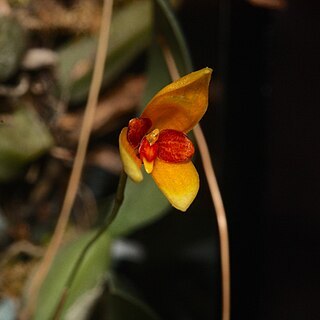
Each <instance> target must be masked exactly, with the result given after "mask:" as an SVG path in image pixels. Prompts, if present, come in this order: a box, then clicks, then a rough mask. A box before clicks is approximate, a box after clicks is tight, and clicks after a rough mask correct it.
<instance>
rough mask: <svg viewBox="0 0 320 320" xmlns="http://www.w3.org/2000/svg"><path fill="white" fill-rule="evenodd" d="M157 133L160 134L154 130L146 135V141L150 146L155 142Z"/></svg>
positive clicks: (157, 136) (157, 130)
mask: <svg viewBox="0 0 320 320" xmlns="http://www.w3.org/2000/svg"><path fill="white" fill-rule="evenodd" d="M159 133H160V130H159V129H154V130H153V131H151V132H150V133H148V134H147V135H146V139H147V140H148V142H149V144H150V146H152V145H154V144H155V143H156V142H157V140H158V138H159Z"/></svg>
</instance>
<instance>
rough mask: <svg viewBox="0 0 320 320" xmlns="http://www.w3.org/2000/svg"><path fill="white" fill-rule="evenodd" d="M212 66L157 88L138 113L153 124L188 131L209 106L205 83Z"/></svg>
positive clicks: (160, 127)
mask: <svg viewBox="0 0 320 320" xmlns="http://www.w3.org/2000/svg"><path fill="white" fill-rule="evenodd" d="M211 73H212V69H210V68H204V69H201V70H199V71H195V72H192V73H190V74H188V75H186V76H184V77H182V78H180V79H179V80H177V81H174V82H172V83H171V84H169V85H167V86H166V87H164V88H163V89H162V90H160V91H159V92H158V93H157V94H156V95H155V96H154V97H153V99H152V100H151V101H150V102H149V104H148V105H147V106H146V108H145V110H144V111H143V113H142V115H141V117H143V118H149V119H151V121H152V125H153V126H152V127H153V128H158V129H160V130H161V129H175V130H178V131H182V132H185V133H186V132H188V131H190V130H191V129H192V128H193V127H194V126H195V125H196V124H197V123H198V122H199V121H200V119H201V118H202V116H203V115H204V113H205V112H206V110H207V106H208V87H209V82H210V78H211Z"/></svg>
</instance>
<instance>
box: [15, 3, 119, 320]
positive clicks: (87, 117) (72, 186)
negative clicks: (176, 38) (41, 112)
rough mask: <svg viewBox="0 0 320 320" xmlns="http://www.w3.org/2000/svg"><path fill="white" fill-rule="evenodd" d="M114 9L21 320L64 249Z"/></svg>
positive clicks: (107, 15)
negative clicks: (63, 190)
mask: <svg viewBox="0 0 320 320" xmlns="http://www.w3.org/2000/svg"><path fill="white" fill-rule="evenodd" d="M112 6H113V0H104V2H103V11H102V17H101V26H100V34H99V41H98V47H97V53H96V59H95V65H94V70H93V76H92V81H91V85H90V90H89V96H88V101H87V105H86V108H85V113H84V118H83V123H82V126H81V132H80V138H79V143H78V147H77V152H76V156H75V159H74V165H73V168H72V171H71V175H70V179H69V183H68V187H67V190H66V194H65V198H64V202H63V205H62V209H61V212H60V215H59V219H58V222H57V225H56V228H55V231H54V234H53V236H52V239H51V241H50V243H49V246H48V248H47V251H46V253H45V256H44V258H43V260H42V262H41V264H40V265H39V268H38V270H37V272H36V274H35V276H34V278H33V280H32V283H31V285H30V287H29V290H28V300H27V303H26V306H25V308H24V309H23V310H22V312H21V313H20V319H21V320H27V319H30V318H31V316H32V314H33V312H34V309H35V306H36V304H37V300H38V295H39V291H40V289H41V285H42V283H43V281H44V279H45V277H46V276H47V274H48V272H49V270H50V267H51V265H52V262H53V259H54V257H55V255H56V254H57V252H58V249H59V247H60V245H61V242H62V240H63V236H64V234H65V230H66V227H67V224H68V221H69V217H70V213H71V209H72V207H73V204H74V201H75V198H76V194H77V191H78V187H79V183H80V179H81V174H82V169H83V165H84V161H85V156H86V152H87V147H88V142H89V137H90V133H91V129H92V124H93V120H94V115H95V111H96V105H97V101H98V95H99V91H100V88H101V83H102V78H103V72H104V66H105V60H106V55H107V51H108V43H109V33H110V23H111V16H112Z"/></svg>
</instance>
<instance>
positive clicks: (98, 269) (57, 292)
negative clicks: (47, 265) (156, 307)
mask: <svg viewBox="0 0 320 320" xmlns="http://www.w3.org/2000/svg"><path fill="white" fill-rule="evenodd" d="M93 235H94V233H93V232H90V233H88V234H85V235H83V236H82V237H81V238H79V239H78V240H76V241H74V242H73V243H70V244H69V245H66V246H65V247H64V248H63V249H62V250H61V251H60V252H59V254H58V255H57V257H56V258H55V260H54V263H53V265H52V267H51V269H50V272H49V274H48V276H47V278H46V280H45V282H44V284H43V286H42V288H41V291H40V295H39V301H38V304H37V309H36V313H35V316H34V320H37V319H39V320H46V319H51V317H52V316H53V313H54V310H55V309H56V307H57V304H58V302H59V300H60V298H61V295H62V293H63V290H64V287H65V285H66V282H67V279H68V278H69V275H70V273H71V271H72V269H73V267H74V265H75V263H76V262H77V259H78V257H79V255H80V254H81V252H82V251H83V249H84V247H85V246H86V245H87V244H88V242H89V241H90V240H91V239H92V237H93ZM110 244H111V241H110V237H109V235H108V234H107V232H104V233H103V234H102V235H101V236H100V237H99V238H98V240H96V241H95V242H94V244H93V245H92V246H91V247H90V250H89V251H88V252H87V254H86V256H85V258H84V260H83V261H82V263H81V266H80V268H79V270H78V272H77V274H76V277H75V279H74V281H73V284H72V286H71V288H70V291H69V293H68V296H67V299H66V301H65V304H64V308H63V311H62V317H63V315H64V314H65V313H66V311H67V310H68V309H69V308H70V307H71V306H72V305H74V303H75V302H76V301H77V300H78V299H79V298H80V299H84V296H85V295H86V294H87V295H88V294H90V293H91V294H92V292H94V290H98V289H99V286H101V283H102V282H103V281H104V280H105V276H106V273H107V271H108V268H109V266H110ZM80 301H81V300H80Z"/></svg>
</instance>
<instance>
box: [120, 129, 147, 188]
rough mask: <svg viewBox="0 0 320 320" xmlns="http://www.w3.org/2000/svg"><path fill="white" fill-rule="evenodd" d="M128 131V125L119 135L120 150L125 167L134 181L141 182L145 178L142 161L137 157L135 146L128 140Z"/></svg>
mask: <svg viewBox="0 0 320 320" xmlns="http://www.w3.org/2000/svg"><path fill="white" fill-rule="evenodd" d="M127 131H128V128H127V127H125V128H123V129H122V130H121V133H120V136H119V150H120V156H121V160H122V163H123V169H124V171H125V173H126V174H127V175H128V176H129V177H130V178H131V179H132V180H133V181H134V182H140V181H142V180H143V175H142V172H141V165H142V162H141V160H140V159H139V158H138V157H137V155H136V153H135V150H134V148H133V147H132V146H131V145H130V143H129V142H128V139H127Z"/></svg>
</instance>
